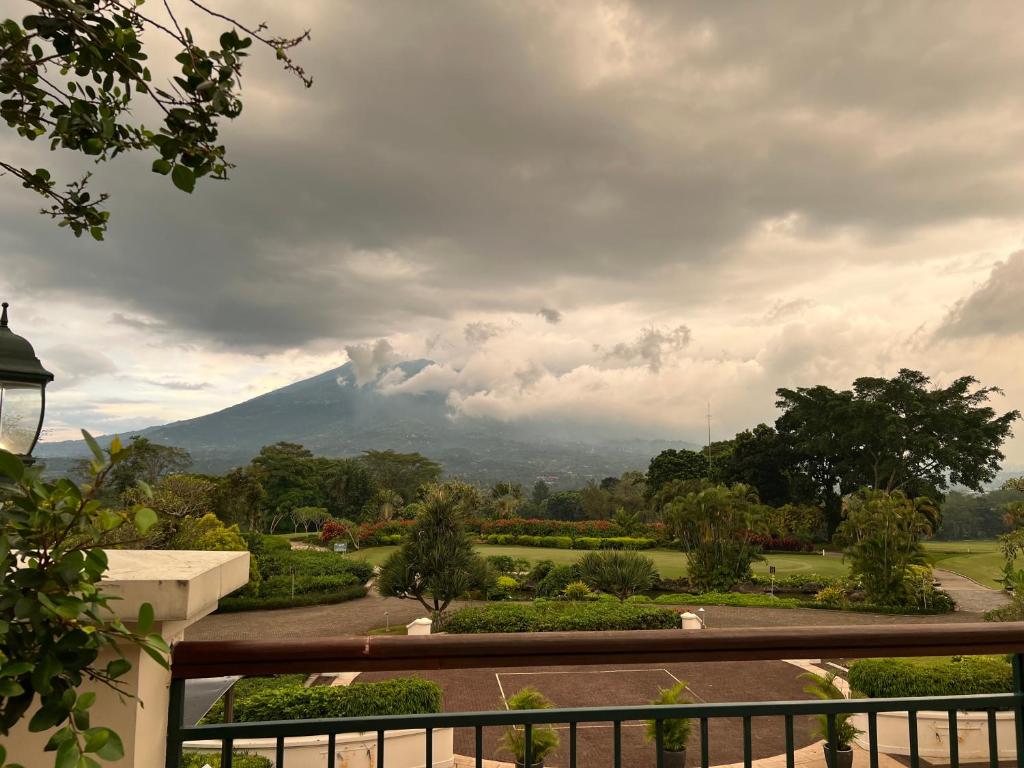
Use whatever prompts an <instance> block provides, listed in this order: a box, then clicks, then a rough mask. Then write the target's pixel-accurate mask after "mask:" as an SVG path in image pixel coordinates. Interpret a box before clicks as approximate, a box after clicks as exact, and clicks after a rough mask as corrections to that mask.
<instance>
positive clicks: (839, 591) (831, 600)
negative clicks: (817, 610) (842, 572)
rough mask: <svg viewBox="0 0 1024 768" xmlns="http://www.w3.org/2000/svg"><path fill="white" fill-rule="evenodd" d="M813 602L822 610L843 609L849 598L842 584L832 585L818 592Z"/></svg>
mask: <svg viewBox="0 0 1024 768" xmlns="http://www.w3.org/2000/svg"><path fill="white" fill-rule="evenodd" d="M814 602H816V603H817V604H818V605H820V606H822V607H824V608H845V607H846V606H847V605H849V604H850V596H849V595H847V594H846V587H844V586H843V585H842V584H832V585H830V586H827V587H825V588H823V589H821V590H819V591H818V593H817V594H816V595H815V596H814Z"/></svg>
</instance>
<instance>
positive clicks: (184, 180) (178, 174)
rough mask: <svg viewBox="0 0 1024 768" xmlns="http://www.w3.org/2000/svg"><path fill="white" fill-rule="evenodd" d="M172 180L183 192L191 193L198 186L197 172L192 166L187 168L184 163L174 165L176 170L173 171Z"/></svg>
mask: <svg viewBox="0 0 1024 768" xmlns="http://www.w3.org/2000/svg"><path fill="white" fill-rule="evenodd" d="M171 181H173V182H174V186H176V187H177V188H178V189H180V190H181V191H182V192H188V193H189V194H191V193H192V190H193V189H195V187H196V175H195V173H193V172H192V169H191V168H187V167H185V166H184V165H175V166H174V170H172V171H171Z"/></svg>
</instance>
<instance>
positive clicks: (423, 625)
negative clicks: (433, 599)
mask: <svg viewBox="0 0 1024 768" xmlns="http://www.w3.org/2000/svg"><path fill="white" fill-rule="evenodd" d="M433 623H434V622H432V621H431V620H430V619H428V618H426V617H424V618H422V619H413V620H412V621H410V622H409V623H408V624H406V625H405V629H406V633H407V634H410V635H429V634H430V628H431V626H432V625H433Z"/></svg>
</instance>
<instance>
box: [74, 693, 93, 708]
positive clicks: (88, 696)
mask: <svg viewBox="0 0 1024 768" xmlns="http://www.w3.org/2000/svg"><path fill="white" fill-rule="evenodd" d="M95 703H96V694H95V693H93V692H92V691H87V692H85V693H83V694H81V695H80V696H79V697H78V701H76V702H75V709H79V710H86V709H89V707H91V706H92V705H93V704H95Z"/></svg>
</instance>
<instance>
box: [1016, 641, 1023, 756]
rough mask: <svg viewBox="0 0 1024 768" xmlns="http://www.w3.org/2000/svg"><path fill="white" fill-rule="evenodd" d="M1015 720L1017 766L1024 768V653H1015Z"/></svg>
mask: <svg viewBox="0 0 1024 768" xmlns="http://www.w3.org/2000/svg"><path fill="white" fill-rule="evenodd" d="M1013 695H1014V696H1016V697H1017V698H1016V701H1017V703H1016V706H1015V707H1014V708H1013V721H1014V725H1015V729H1014V730H1015V731H1016V732H1017V768H1024V654H1022V653H1015V654H1014V655H1013Z"/></svg>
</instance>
